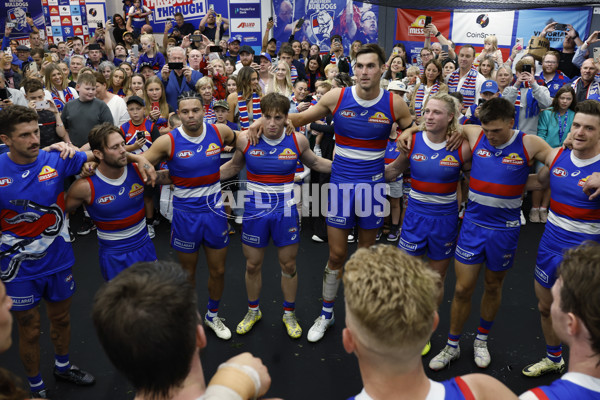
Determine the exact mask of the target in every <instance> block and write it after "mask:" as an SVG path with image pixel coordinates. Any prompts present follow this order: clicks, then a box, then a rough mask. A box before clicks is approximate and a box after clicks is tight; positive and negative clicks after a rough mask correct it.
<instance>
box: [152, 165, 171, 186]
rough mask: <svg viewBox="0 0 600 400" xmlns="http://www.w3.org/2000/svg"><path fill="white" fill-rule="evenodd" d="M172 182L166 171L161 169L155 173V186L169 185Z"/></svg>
mask: <svg viewBox="0 0 600 400" xmlns="http://www.w3.org/2000/svg"><path fill="white" fill-rule="evenodd" d="M172 183H173V181H172V180H171V175H170V174H169V170H168V169H163V170H160V171H157V172H156V184H157V185H161V186H162V185H170V184H172Z"/></svg>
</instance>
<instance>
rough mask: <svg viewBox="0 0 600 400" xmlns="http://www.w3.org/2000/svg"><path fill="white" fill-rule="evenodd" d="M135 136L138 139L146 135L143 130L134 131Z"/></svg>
mask: <svg viewBox="0 0 600 400" xmlns="http://www.w3.org/2000/svg"><path fill="white" fill-rule="evenodd" d="M135 137H136V138H137V139H138V140H140V139H142V138H145V137H146V134H145V133H144V131H135Z"/></svg>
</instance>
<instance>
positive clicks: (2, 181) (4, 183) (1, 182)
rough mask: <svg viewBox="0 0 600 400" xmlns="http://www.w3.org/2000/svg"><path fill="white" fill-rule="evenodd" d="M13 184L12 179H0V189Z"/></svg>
mask: <svg viewBox="0 0 600 400" xmlns="http://www.w3.org/2000/svg"><path fill="white" fill-rule="evenodd" d="M11 183H13V180H12V178H0V187H6V186H8V185H10V184H11Z"/></svg>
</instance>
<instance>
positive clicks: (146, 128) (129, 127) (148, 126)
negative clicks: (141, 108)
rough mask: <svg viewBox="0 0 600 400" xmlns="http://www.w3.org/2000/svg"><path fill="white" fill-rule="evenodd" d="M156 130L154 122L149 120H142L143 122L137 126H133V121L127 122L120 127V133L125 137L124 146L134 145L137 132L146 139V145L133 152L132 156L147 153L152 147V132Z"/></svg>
mask: <svg viewBox="0 0 600 400" xmlns="http://www.w3.org/2000/svg"><path fill="white" fill-rule="evenodd" d="M155 128H156V125H155V123H154V122H152V121H151V120H149V119H148V118H144V121H143V122H142V123H141V124H139V125H134V124H133V121H131V120H129V121H127V122H125V123H124V124H123V125H121V132H123V135H124V136H125V144H127V145H131V144H134V143H135V142H136V140H137V133H138V132H139V131H142V132H144V136H145V137H146V144H144V145H143V146H142V148H141V149H136V150H133V151H132V153H133V154H139V153H143V152H145V151H147V150H148V149H149V148H150V146H151V145H152V141H153V139H154V138H153V137H152V131H153V130H154V129H155Z"/></svg>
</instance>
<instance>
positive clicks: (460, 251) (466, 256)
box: [456, 246, 475, 260]
mask: <svg viewBox="0 0 600 400" xmlns="http://www.w3.org/2000/svg"><path fill="white" fill-rule="evenodd" d="M456 255H458V256H460V257H462V258H464V259H465V260H470V259H471V258H473V256H474V255H475V254H474V253H472V252H470V251H466V250H464V249H461V248H460V247H459V246H456Z"/></svg>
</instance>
